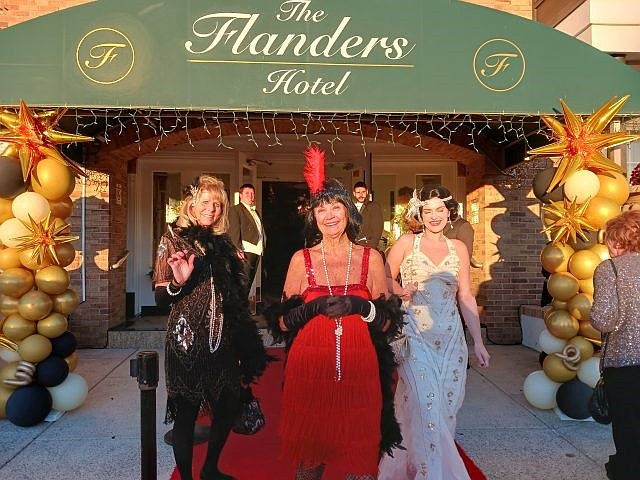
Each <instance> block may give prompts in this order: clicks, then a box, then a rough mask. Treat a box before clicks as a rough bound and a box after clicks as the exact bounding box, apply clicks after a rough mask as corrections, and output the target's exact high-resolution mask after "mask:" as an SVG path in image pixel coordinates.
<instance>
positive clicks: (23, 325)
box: [2, 313, 36, 342]
mask: <svg viewBox="0 0 640 480" xmlns="http://www.w3.org/2000/svg"><path fill="white" fill-rule="evenodd" d="M2 333H4V334H5V335H6V337H7V338H8V339H9V340H13V341H14V342H19V341H20V340H23V339H25V338H27V337H28V336H29V335H33V334H34V333H36V324H35V322H31V321H29V320H26V319H25V318H22V317H21V316H20V315H19V314H17V313H13V314H11V315H9V316H8V317H7V318H5V320H4V324H3V325H2Z"/></svg>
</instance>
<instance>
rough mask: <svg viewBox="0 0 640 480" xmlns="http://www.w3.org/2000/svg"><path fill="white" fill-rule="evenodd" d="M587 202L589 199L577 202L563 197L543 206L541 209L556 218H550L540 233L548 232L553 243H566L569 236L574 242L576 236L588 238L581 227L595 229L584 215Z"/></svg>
mask: <svg viewBox="0 0 640 480" xmlns="http://www.w3.org/2000/svg"><path fill="white" fill-rule="evenodd" d="M589 202H590V200H587V201H586V202H584V203H581V204H579V203H576V202H573V201H569V200H567V199H566V198H565V199H564V201H563V202H562V203H561V202H555V203H552V204H550V205H545V206H543V207H542V209H543V210H544V211H546V212H548V213H549V214H551V215H552V216H554V217H556V219H555V220H552V221H551V222H550V223H549V225H547V226H546V227H545V228H544V229H543V230H542V232H541V233H546V232H550V234H551V239H552V241H553V242H554V243H557V242H563V243H566V242H567V241H568V240H569V238H571V240H572V241H573V242H575V241H576V239H577V237H578V236H579V237H580V238H582V239H583V240H585V241H588V240H589V239H588V237H587V235H586V234H585V233H584V231H583V229H584V228H586V229H587V230H592V231H595V230H596V229H595V228H594V227H593V226H592V225H591V224H590V223H589V222H588V221H587V219H586V218H585V216H584V212H585V211H586V210H587V207H588V206H589Z"/></svg>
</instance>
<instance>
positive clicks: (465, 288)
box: [452, 240, 490, 368]
mask: <svg viewBox="0 0 640 480" xmlns="http://www.w3.org/2000/svg"><path fill="white" fill-rule="evenodd" d="M452 242H453V244H454V246H455V249H456V252H457V254H458V257H459V258H460V273H459V275H458V305H459V306H460V312H461V313H462V318H463V319H464V323H465V324H466V325H467V328H468V329H469V333H470V334H471V338H473V350H474V353H475V356H476V358H477V360H478V364H479V365H480V367H483V368H484V367H488V366H489V358H490V355H489V352H487V349H486V348H485V346H484V343H483V342H482V332H481V331H480V317H479V315H478V304H477V303H476V298H475V297H474V296H473V293H471V266H470V264H469V253H468V251H467V247H465V245H464V243H462V242H461V241H460V240H452Z"/></svg>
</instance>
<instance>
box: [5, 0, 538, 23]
mask: <svg viewBox="0 0 640 480" xmlns="http://www.w3.org/2000/svg"><path fill="white" fill-rule="evenodd" d="M463 1H466V2H468V3H474V4H476V5H482V6H483V7H488V8H493V9H495V10H502V11H504V12H508V13H512V14H514V15H519V16H521V17H525V18H528V19H532V18H533V7H532V0H463ZM83 3H89V2H88V1H87V0H30V1H28V2H19V1H17V0H0V28H5V27H10V26H11V25H15V24H17V23H20V22H24V21H26V20H29V19H31V18H35V17H39V16H41V15H46V14H48V13H52V12H57V11H58V10H63V9H65V8H69V7H73V6H76V5H82V4H83Z"/></svg>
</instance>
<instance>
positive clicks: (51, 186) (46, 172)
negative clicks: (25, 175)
mask: <svg viewBox="0 0 640 480" xmlns="http://www.w3.org/2000/svg"><path fill="white" fill-rule="evenodd" d="M75 186H76V180H75V177H74V175H73V172H72V170H71V169H70V168H69V167H68V166H67V165H64V164H63V163H61V162H59V161H58V160H56V159H54V158H51V157H45V158H43V159H42V160H40V161H39V162H38V164H37V166H36V168H35V172H34V174H32V176H31V187H32V188H33V191H34V192H37V193H39V194H40V195H42V196H43V197H45V198H46V199H47V200H54V201H55V200H60V199H61V198H64V197H68V196H69V195H70V194H71V192H73V189H74V188H75Z"/></svg>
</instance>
